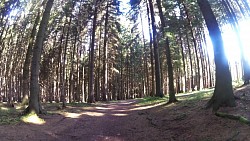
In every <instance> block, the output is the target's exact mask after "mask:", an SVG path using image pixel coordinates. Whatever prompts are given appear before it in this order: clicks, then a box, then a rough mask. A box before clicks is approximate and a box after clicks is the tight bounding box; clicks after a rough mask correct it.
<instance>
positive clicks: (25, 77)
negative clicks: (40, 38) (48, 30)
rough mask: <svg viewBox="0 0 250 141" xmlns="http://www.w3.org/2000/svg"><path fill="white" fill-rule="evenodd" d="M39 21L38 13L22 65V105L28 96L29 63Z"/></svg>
mask: <svg viewBox="0 0 250 141" xmlns="http://www.w3.org/2000/svg"><path fill="white" fill-rule="evenodd" d="M39 20H40V12H38V14H37V17H36V20H35V23H34V25H33V28H32V31H31V35H30V38H29V45H28V49H27V52H26V57H25V61H24V65H23V88H22V91H23V97H22V105H25V104H27V103H28V96H29V80H30V79H29V76H30V75H29V74H30V61H31V57H32V47H33V45H34V38H35V36H36V28H37V25H38V23H39Z"/></svg>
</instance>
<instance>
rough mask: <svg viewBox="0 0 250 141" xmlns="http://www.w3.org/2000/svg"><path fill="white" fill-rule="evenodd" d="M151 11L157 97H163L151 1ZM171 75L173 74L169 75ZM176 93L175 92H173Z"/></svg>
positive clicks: (151, 3) (150, 3)
mask: <svg viewBox="0 0 250 141" xmlns="http://www.w3.org/2000/svg"><path fill="white" fill-rule="evenodd" d="M149 10H150V14H151V23H152V24H151V25H152V31H153V46H154V61H155V82H156V94H155V95H156V96H158V97H163V93H162V86H161V71H160V60H159V49H158V44H157V37H156V36H157V31H156V23H155V17H154V16H155V12H154V7H153V2H152V0H149ZM169 75H171V74H169ZM173 91H174V90H173Z"/></svg>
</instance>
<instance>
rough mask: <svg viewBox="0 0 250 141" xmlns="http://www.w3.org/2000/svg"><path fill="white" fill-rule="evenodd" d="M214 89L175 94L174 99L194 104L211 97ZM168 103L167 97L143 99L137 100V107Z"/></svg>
mask: <svg viewBox="0 0 250 141" xmlns="http://www.w3.org/2000/svg"><path fill="white" fill-rule="evenodd" d="M213 91H214V89H206V90H201V91H195V92H189V93H181V94H176V98H177V99H178V100H179V101H186V102H195V101H199V100H206V99H208V98H210V97H211V96H212V93H213ZM164 102H168V96H164V97H163V98H160V97H144V98H142V99H139V103H138V104H139V105H151V104H158V103H164Z"/></svg>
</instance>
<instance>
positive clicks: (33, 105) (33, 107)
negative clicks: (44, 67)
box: [25, 0, 54, 114]
mask: <svg viewBox="0 0 250 141" xmlns="http://www.w3.org/2000/svg"><path fill="white" fill-rule="evenodd" d="M53 2H54V0H48V2H47V4H46V7H45V11H44V13H43V17H42V20H41V22H40V26H39V30H38V33H37V37H36V42H35V46H34V50H33V57H32V62H31V80H30V100H29V106H28V107H27V108H26V110H25V112H26V113H30V112H32V111H34V112H35V113H37V114H39V113H42V111H41V110H42V109H41V106H40V99H39V93H40V87H39V82H38V78H39V71H40V61H41V54H42V48H43V40H44V36H45V32H46V27H47V25H48V22H49V17H50V11H51V8H52V6H53Z"/></svg>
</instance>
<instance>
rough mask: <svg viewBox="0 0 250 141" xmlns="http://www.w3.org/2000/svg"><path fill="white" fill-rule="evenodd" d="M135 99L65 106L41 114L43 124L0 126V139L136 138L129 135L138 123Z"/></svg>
mask: <svg viewBox="0 0 250 141" xmlns="http://www.w3.org/2000/svg"><path fill="white" fill-rule="evenodd" d="M137 102H138V100H126V101H119V102H114V103H98V104H96V105H95V106H94V107H85V108H81V107H77V108H76V107H72V108H71V107H68V108H67V112H65V114H64V116H62V115H46V116H42V118H43V119H44V120H45V121H46V123H45V124H43V125H34V124H26V123H20V124H18V125H15V126H9V125H8V126H7V125H6V126H0V140H1V141H5V140H6V141H9V140H20V141H27V140H28V141H29V140H40V141H42V140H44V141H45V140H46V141H47V140H52V141H57V140H58V141H70V140H74V141H75V140H79V141H104V140H105V141H125V140H137V139H138V138H133V136H134V134H135V132H137V133H138V132H140V131H138V128H140V127H138V126H137V123H135V122H136V121H135V120H138V118H140V115H139V114H138V110H140V108H141V107H138V106H136V105H135V104H136V103H137ZM131 121H132V123H134V124H131ZM140 124H141V123H140ZM142 129H143V128H142ZM6 131H7V132H6ZM142 138H143V137H142Z"/></svg>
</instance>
